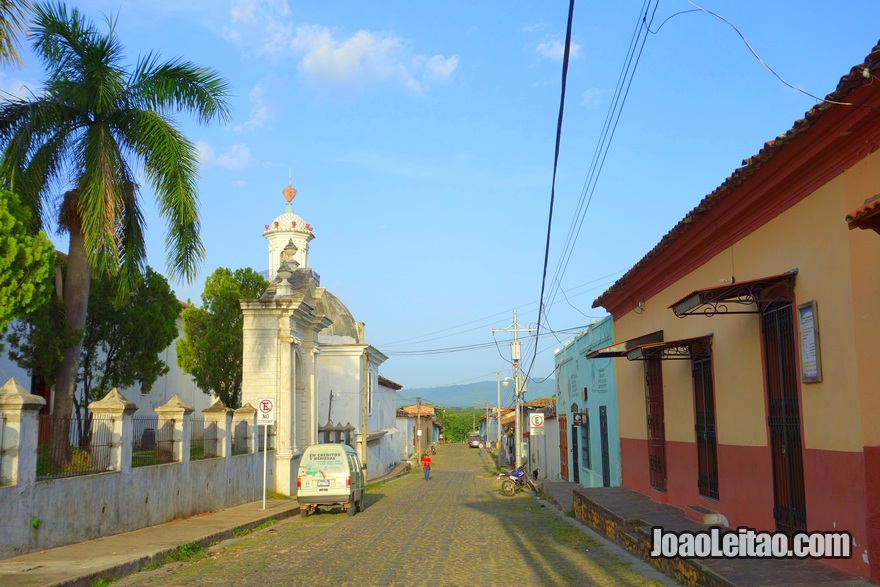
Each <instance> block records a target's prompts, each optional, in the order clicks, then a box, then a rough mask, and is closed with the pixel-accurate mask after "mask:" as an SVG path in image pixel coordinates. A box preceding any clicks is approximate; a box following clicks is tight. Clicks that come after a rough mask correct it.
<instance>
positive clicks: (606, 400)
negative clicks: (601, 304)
mask: <svg viewBox="0 0 880 587" xmlns="http://www.w3.org/2000/svg"><path fill="white" fill-rule="evenodd" d="M611 344H614V323H613V321H612V319H611V316H608V317H606V318H603V319H602V320H600V321H598V322H594V323H593V324H591V325H590V327H589V328H588V329H587V330H585V331H584V332H581V333H579V334H577V335H576V336H575V337H574V339H573V340H571V341H568V342H566V343H565V346H564V347H563V348H562V349H560V350H558V351H557V352H556V356H555V368H556V407H557V417H559V416H563V415H564V416H565V417H566V426H565V430H563V429H562V427H561V426H560V430H559V434H560V435H562V434H565V435H566V438H567V441H568V447H567V455H561V454H560V458H565V457H566V456H567V458H568V477H567V479H568V480H569V481H573V482H576V483H579V484H580V485H583V486H584V487H606V486H618V485H620V439H619V436H618V431H617V387H616V384H615V374H614V359H609V358H605V359H587V358H585V357H584V355H586V354H587V353H588V352H590V351H592V350H595V349H598V348H602V347H606V346H609V345H611ZM576 419H579V420H580V422H581V426H579V427H578V426H576V425H575V421H576Z"/></svg>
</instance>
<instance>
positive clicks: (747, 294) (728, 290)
mask: <svg viewBox="0 0 880 587" xmlns="http://www.w3.org/2000/svg"><path fill="white" fill-rule="evenodd" d="M797 272H798V270H797V269H792V270H791V271H786V272H785V273H781V274H779V275H771V276H769V277H762V278H760V279H752V280H749V281H741V282H739V283H729V284H724V285H719V286H717V287H710V288H706V289H698V290H697V291H695V292H692V293H690V294H688V295H686V296H685V297H683V298H682V299H680V300H678V301H677V302H675V303H674V304H672V305H671V306H669V307H670V309H672V311H673V312H675V315H676V316H678V317H679V318H683V317H685V316H714V315H715V314H757V313H758V312H759V310H758V308H757V304H759V303H761V302H764V301H769V300H765V298H763V297H762V296H761V294H762V293H763V292H764V291H765V290H767V289H769V288H770V287H773V286H775V285H779V284H784V283H787V284H788V285H789V287H792V288H793V287H794V280H795V277H797ZM750 305H754V306H755V307H754V308H750V309H747V310H746V309H744V310H731V309H730V307H731V306H734V307H736V306H750Z"/></svg>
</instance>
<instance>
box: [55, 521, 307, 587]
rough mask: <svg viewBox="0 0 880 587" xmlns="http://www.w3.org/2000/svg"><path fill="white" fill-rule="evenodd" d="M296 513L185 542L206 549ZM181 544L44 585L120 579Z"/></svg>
mask: <svg viewBox="0 0 880 587" xmlns="http://www.w3.org/2000/svg"><path fill="white" fill-rule="evenodd" d="M298 514H299V506H297V507H294V508H289V509H286V510H279V511H275V512H273V513H272V514H268V513H267V514H266V515H265V516H261V517H259V518H257V519H255V520H251V521H249V522H247V523H243V524H239V525H237V526H234V527H231V528H227V529H225V530H218V531H216V532H211V533H210V534H206V535H204V536H202V537H201V538H197V539H196V540H190V541H188V542H186V543H185V544H192V543H195V544H198V545H199V546H201V547H202V548H204V549H205V550H207V549H208V548H209V547H210V546H212V545H213V544H215V543H217V542H222V541H224V540H229V539H230V538H235V537H236V536H235V533H236V532H239V531H241V530H253V529H254V528H256V527H257V526H260V525H262V524H264V523H266V522H268V521H270V520H276V521H281V520H286V519H287V518H291V517H293V516H295V515H298ZM183 545H184V544H178V545H177V546H172V547H165V548H161V549H159V550H157V551H156V552H154V553H152V554H147V555H143V556H139V557H137V558H136V559H133V560H130V561H126V562H122V563H119V564H116V565H114V566H112V567H107V568H105V569H102V570H100V571H94V572H91V573H87V574H84V575H79V576H77V577H71V578H69V579H65V580H63V581H60V582H54V583H47V584H46V587H90V586H91V585H92V583H94V582H95V581H97V580H98V579H121V578H123V577H127V576H129V575H133V574H135V573H137V572H138V571H140V570H141V569H143V568H144V567H147V566H149V565H151V564H153V563H161V562H162V561H163V560H164V559H165V557H167V556H169V555H171V554H173V553H174V552H176V551H177V550H178V549H179V548H180V547H181V546H183Z"/></svg>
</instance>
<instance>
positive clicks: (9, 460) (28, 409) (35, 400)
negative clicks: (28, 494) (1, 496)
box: [0, 379, 46, 486]
mask: <svg viewBox="0 0 880 587" xmlns="http://www.w3.org/2000/svg"><path fill="white" fill-rule="evenodd" d="M44 405H46V400H44V399H43V398H41V397H40V396H38V395H32V394H30V393H28V392H27V391H25V389H24V387H22V386H21V384H20V383H18V382H17V381H16V380H15V379H10V380H9V381H7V382H6V384H5V385H3V387H0V485H23V486H30V485H33V484H34V483H35V482H36V479H37V441H38V436H39V422H38V420H37V417H38V415H39V410H40V408H41V407H43V406H44Z"/></svg>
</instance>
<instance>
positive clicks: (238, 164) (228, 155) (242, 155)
mask: <svg viewBox="0 0 880 587" xmlns="http://www.w3.org/2000/svg"><path fill="white" fill-rule="evenodd" d="M196 152H197V157H198V160H199V163H200V164H201V165H202V166H207V165H217V166H218V167H225V168H227V169H244V168H245V167H247V166H248V165H250V163H251V151H250V149H248V148H247V146H246V145H242V144H235V145H232V146H231V147H229V149H227V150H226V151H225V152H223V153H217V150H216V149H214V147H212V146H211V145H209V144H208V143H206V142H205V141H198V142H197V143H196Z"/></svg>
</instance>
